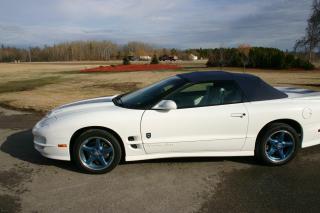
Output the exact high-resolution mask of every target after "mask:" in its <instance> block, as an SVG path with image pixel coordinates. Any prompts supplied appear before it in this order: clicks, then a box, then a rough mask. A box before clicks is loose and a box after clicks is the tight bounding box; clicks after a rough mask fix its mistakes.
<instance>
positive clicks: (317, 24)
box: [294, 0, 320, 61]
mask: <svg viewBox="0 0 320 213" xmlns="http://www.w3.org/2000/svg"><path fill="white" fill-rule="evenodd" d="M319 44H320V0H313V4H312V13H311V15H310V17H309V19H308V26H307V28H306V35H305V36H304V37H303V38H301V39H299V40H297V41H296V44H295V46H294V49H295V51H296V52H297V51H304V52H307V53H308V58H309V61H312V54H313V51H314V50H315V48H317V47H319Z"/></svg>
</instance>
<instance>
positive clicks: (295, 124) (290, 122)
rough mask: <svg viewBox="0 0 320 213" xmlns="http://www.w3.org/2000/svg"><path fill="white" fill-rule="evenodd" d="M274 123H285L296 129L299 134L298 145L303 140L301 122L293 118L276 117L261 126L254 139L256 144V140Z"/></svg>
mask: <svg viewBox="0 0 320 213" xmlns="http://www.w3.org/2000/svg"><path fill="white" fill-rule="evenodd" d="M274 123H283V124H287V125H289V126H291V127H292V128H293V129H295V130H296V131H297V133H298V135H299V138H300V146H301V144H302V140H303V128H302V126H301V124H300V123H299V122H298V121H296V120H293V119H277V120H273V121H270V122H269V123H267V124H266V125H264V126H263V127H262V129H261V130H260V131H259V133H258V136H257V139H256V144H257V141H258V140H259V139H260V138H261V137H262V135H263V133H264V132H265V131H266V130H267V129H268V128H269V126H270V125H271V124H274Z"/></svg>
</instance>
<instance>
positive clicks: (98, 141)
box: [73, 129, 121, 174]
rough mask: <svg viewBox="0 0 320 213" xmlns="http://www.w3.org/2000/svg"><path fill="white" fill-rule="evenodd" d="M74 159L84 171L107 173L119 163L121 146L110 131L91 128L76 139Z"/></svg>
mask: <svg viewBox="0 0 320 213" xmlns="http://www.w3.org/2000/svg"><path fill="white" fill-rule="evenodd" d="M73 159H74V161H75V163H76V164H77V166H78V167H79V168H80V169H81V170H82V171H85V172H89V173H95V174H102V173H106V172H109V171H111V170H112V169H113V168H115V167H116V166H117V165H118V164H119V162H120V159H121V146H120V144H119V141H118V140H117V139H116V138H115V137H114V136H113V135H112V134H110V133H109V132H107V131H104V130H100V129H91V130H88V131H86V132H84V133H82V134H81V135H80V136H79V137H78V138H77V139H76V141H75V145H74V147H73Z"/></svg>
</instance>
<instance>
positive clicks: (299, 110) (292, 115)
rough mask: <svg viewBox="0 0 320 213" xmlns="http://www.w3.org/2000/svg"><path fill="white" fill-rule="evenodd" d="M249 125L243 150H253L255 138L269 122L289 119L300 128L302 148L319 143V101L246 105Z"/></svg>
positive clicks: (285, 100) (263, 102) (285, 101)
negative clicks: (301, 131)
mask: <svg viewBox="0 0 320 213" xmlns="http://www.w3.org/2000/svg"><path fill="white" fill-rule="evenodd" d="M245 106H246V107H247V109H248V112H249V125H248V132H247V140H246V143H245V146H244V147H243V149H244V150H254V148H255V143H256V138H257V136H258V134H259V132H260V131H261V130H262V128H263V127H264V126H265V125H267V124H268V123H270V122H273V121H276V120H281V119H290V120H294V121H296V122H298V123H299V124H300V126H301V127H302V130H303V133H302V147H308V146H312V145H316V144H319V143H320V133H319V132H318V129H320V100H299V99H290V98H286V99H278V100H270V101H257V102H249V103H246V104H245Z"/></svg>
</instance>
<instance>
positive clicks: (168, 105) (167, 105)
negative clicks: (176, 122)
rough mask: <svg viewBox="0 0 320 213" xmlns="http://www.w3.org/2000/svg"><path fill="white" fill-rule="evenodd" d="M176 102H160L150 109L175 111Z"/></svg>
mask: <svg viewBox="0 0 320 213" xmlns="http://www.w3.org/2000/svg"><path fill="white" fill-rule="evenodd" d="M177 108H178V107H177V104H176V102H174V101H172V100H162V101H160V102H159V103H158V104H156V105H155V106H154V107H152V109H155V110H174V109H177Z"/></svg>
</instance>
